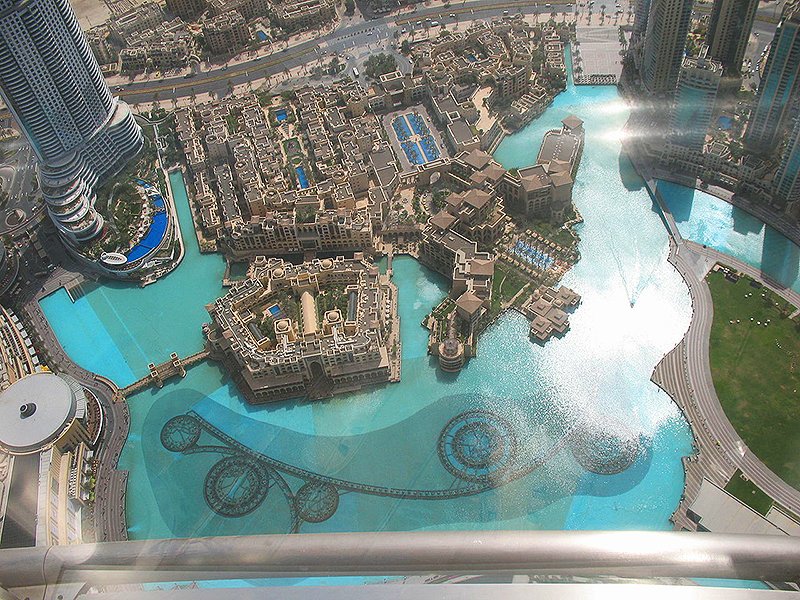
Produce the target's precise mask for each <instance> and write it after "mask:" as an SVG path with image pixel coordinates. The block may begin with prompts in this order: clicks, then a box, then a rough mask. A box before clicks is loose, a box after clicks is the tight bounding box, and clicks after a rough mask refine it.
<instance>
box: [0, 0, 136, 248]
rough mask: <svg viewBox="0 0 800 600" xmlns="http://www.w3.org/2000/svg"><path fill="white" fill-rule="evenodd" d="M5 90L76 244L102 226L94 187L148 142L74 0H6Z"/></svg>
mask: <svg viewBox="0 0 800 600" xmlns="http://www.w3.org/2000/svg"><path fill="white" fill-rule="evenodd" d="M0 94H2V96H3V99H4V100H5V102H6V104H7V105H8V107H9V109H10V110H11V112H12V113H13V115H14V117H15V119H16V120H17V123H19V125H20V127H21V128H22V130H23V132H24V133H25V136H26V137H27V138H28V140H29V141H30V143H31V146H32V147H33V150H34V152H35V153H36V157H37V159H38V163H39V181H40V184H41V189H42V195H43V196H44V199H45V201H46V203H47V207H48V211H49V213H50V217H51V218H52V219H53V222H54V223H55V224H56V227H57V228H58V230H59V232H60V233H61V235H62V237H63V238H64V240H65V241H67V242H68V243H69V244H71V245H73V246H77V245H79V244H81V243H83V242H87V241H90V240H91V239H93V238H94V237H95V236H97V234H98V233H99V232H100V231H101V230H102V227H103V218H102V216H101V215H100V214H99V213H97V211H95V209H94V202H95V193H94V187H95V185H97V183H98V182H99V181H103V180H104V179H106V178H108V177H109V176H111V175H113V174H115V173H116V172H118V171H119V170H120V169H121V168H122V167H123V166H124V165H125V164H126V163H127V161H128V160H130V159H131V158H132V157H133V156H135V155H136V154H137V153H138V152H139V150H141V148H142V144H143V138H142V132H141V129H140V128H139V126H138V125H137V124H136V122H135V121H134V118H133V114H132V113H131V112H130V109H129V108H128V106H127V105H126V104H125V103H124V102H120V101H119V100H117V99H115V98H114V97H113V96H112V95H111V91H110V90H109V89H108V86H107V85H106V83H105V81H104V80H103V75H102V73H101V71H100V67H99V66H98V64H97V61H96V60H95V58H94V56H92V52H91V50H90V49H89V45H88V44H87V43H86V39H85V38H84V36H83V32H82V31H81V28H80V26H79V25H78V20H77V18H76V17H75V13H74V12H73V10H72V7H71V6H70V4H69V2H68V0H0Z"/></svg>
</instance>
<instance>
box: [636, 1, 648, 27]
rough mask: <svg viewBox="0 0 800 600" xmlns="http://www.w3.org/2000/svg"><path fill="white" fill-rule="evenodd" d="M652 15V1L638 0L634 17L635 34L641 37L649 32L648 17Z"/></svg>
mask: <svg viewBox="0 0 800 600" xmlns="http://www.w3.org/2000/svg"><path fill="white" fill-rule="evenodd" d="M649 14H650V0H636V9H635V11H634V15H633V33H634V34H635V35H638V36H641V35H644V33H645V32H646V31H647V17H648V15H649Z"/></svg>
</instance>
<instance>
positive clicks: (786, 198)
mask: <svg viewBox="0 0 800 600" xmlns="http://www.w3.org/2000/svg"><path fill="white" fill-rule="evenodd" d="M773 186H774V189H775V195H776V196H777V198H778V200H780V201H781V202H783V203H790V202H797V201H798V200H800V119H797V121H796V122H795V124H794V128H793V129H792V134H791V135H790V136H789V143H788V144H786V149H785V150H784V152H783V156H782V157H781V164H780V166H779V167H778V172H777V173H776V174H775V179H774V180H773Z"/></svg>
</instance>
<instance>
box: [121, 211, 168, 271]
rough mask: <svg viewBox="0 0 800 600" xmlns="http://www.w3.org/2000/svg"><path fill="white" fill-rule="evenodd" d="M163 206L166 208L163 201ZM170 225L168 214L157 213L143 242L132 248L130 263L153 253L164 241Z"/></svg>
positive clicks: (129, 253)
mask: <svg viewBox="0 0 800 600" xmlns="http://www.w3.org/2000/svg"><path fill="white" fill-rule="evenodd" d="M154 204H155V203H154ZM161 206H162V207H163V206H164V201H163V200H162V201H161ZM168 224H169V217H168V216H167V213H165V212H163V211H161V212H157V213H155V214H154V215H153V221H152V222H151V223H150V228H149V229H148V230H147V234H145V236H144V237H143V238H142V241H140V242H139V243H138V244H136V245H135V246H134V247H133V248H131V250H130V252H128V261H129V262H132V261H134V260H138V259H140V258H142V257H143V256H145V255H146V254H147V253H148V252H150V251H152V250H153V248H157V247H158V245H159V244H160V243H161V242H162V240H163V239H164V234H165V233H166V232H167V225H168Z"/></svg>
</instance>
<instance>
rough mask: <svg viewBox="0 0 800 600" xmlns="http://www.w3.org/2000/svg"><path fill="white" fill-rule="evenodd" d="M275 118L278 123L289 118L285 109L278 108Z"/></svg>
mask: <svg viewBox="0 0 800 600" xmlns="http://www.w3.org/2000/svg"><path fill="white" fill-rule="evenodd" d="M275 118H276V119H277V120H278V123H282V122H283V121H285V120H286V119H288V118H289V115H288V114H287V113H286V110H285V109H283V108H279V109H278V110H276V111H275Z"/></svg>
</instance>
